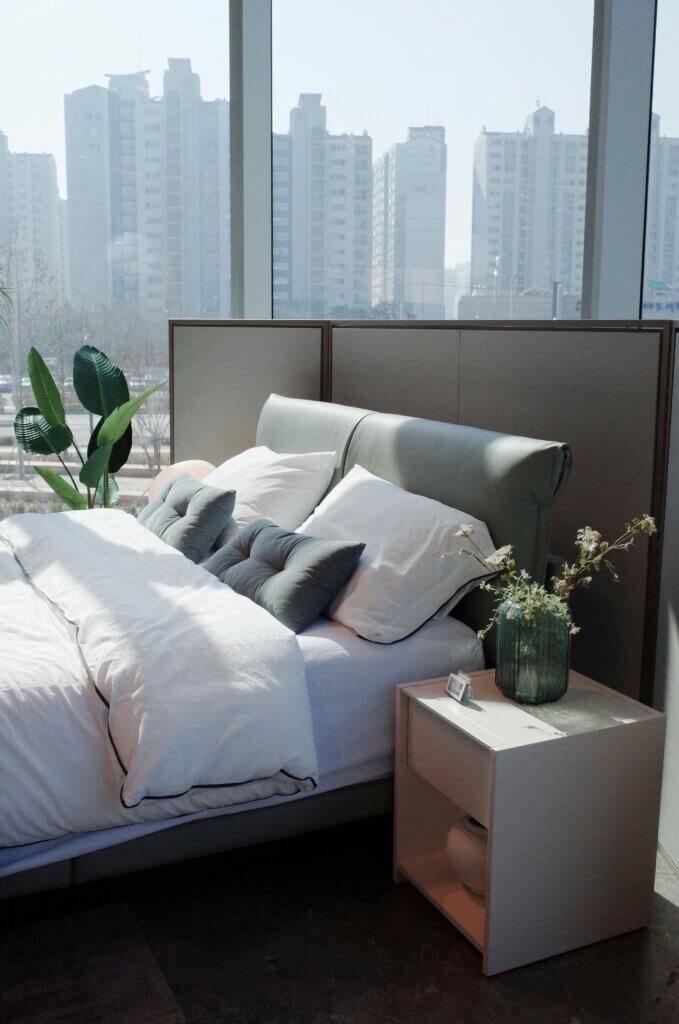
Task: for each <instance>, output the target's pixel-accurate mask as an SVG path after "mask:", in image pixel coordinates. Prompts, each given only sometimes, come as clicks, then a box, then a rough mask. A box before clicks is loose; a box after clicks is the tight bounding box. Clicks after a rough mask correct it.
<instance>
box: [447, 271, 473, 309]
mask: <svg viewBox="0 0 679 1024" xmlns="http://www.w3.org/2000/svg"><path fill="white" fill-rule="evenodd" d="M470 277H471V263H469V261H467V262H466V263H456V264H455V266H454V267H446V270H445V279H444V286H443V304H444V307H445V310H444V316H445V319H446V320H456V319H457V318H458V306H459V302H460V298H461V297H462V296H463V295H469V282H470Z"/></svg>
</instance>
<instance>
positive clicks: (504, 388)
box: [460, 329, 660, 696]
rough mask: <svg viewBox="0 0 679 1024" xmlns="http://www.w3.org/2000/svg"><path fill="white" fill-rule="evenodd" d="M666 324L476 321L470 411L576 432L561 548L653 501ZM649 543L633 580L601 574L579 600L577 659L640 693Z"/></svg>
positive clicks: (568, 553)
mask: <svg viewBox="0 0 679 1024" xmlns="http://www.w3.org/2000/svg"><path fill="white" fill-rule="evenodd" d="M659 361H660V332H658V333H657V334H656V333H651V332H648V333H646V332H645V333H643V334H641V333H639V332H638V331H619V330H617V331H614V330H611V331H588V330H586V329H583V330H579V331H547V330H530V329H529V330H511V331H509V330H473V329H470V330H465V331H463V333H462V344H461V356H460V421H461V422H462V423H468V424H471V425H473V426H479V427H486V428H489V429H492V430H500V431H507V432H509V433H516V434H526V435H529V436H531V437H544V438H549V439H554V440H558V441H566V442H567V443H568V444H569V445H570V446H571V448H572V451H573V470H572V474H571V477H570V479H569V481H568V484H567V486H566V488H565V490H564V492H563V495H562V496H561V498H560V499H559V501H558V502H557V503H556V504H555V506H554V510H553V516H552V544H551V549H552V551H554V552H556V553H557V554H559V555H561V556H562V557H564V558H566V559H572V558H573V556H574V553H575V549H574V547H573V539H574V538H575V532H576V530H577V528H578V527H579V526H584V525H590V526H593V527H595V528H597V529H600V530H601V531H602V533H603V534H604V536H605V537H611V536H612V535H615V534H616V531H618V530H619V529H620V528H621V527H622V526H623V524H624V522H625V520H627V519H629V518H631V517H632V516H634V515H638V514H641V513H644V512H648V511H649V510H650V509H651V507H652V489H653V474H654V450H655V429H656V416H655V410H656V397H657V382H658V370H659ZM648 553H649V548H648V543H647V541H646V540H642V541H641V542H640V543H639V544H638V545H637V547H636V548H635V549H633V550H632V551H631V552H629V553H628V554H627V555H622V556H621V557H620V558H619V559H618V560H617V563H618V565H619V568H620V575H621V579H622V582H621V583H620V584H619V585H615V584H614V583H613V581H612V580H611V579H609V578H604V577H603V576H602V578H600V579H595V581H594V583H593V584H592V587H591V590H589V591H580V592H579V593H578V594H577V595H576V599H575V602H574V612H575V615H576V618H577V619H578V620H579V622H580V623H581V625H582V627H583V629H582V632H581V633H580V634H579V635H578V637H577V638H575V639H574V641H573V665H574V667H575V668H576V669H580V670H581V671H584V672H586V673H587V674H589V675H591V676H593V677H594V678H596V679H599V680H600V681H601V682H604V683H607V684H608V685H610V686H613V687H615V688H616V689H619V690H622V691H623V692H626V693H629V694H632V695H634V696H638V694H639V692H640V680H641V675H642V663H643V653H644V652H643V639H644V625H645V613H646V602H645V596H646V580H647V571H648Z"/></svg>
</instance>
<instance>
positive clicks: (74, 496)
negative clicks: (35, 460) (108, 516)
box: [35, 466, 87, 509]
mask: <svg viewBox="0 0 679 1024" xmlns="http://www.w3.org/2000/svg"><path fill="white" fill-rule="evenodd" d="M35 471H36V473H37V474H38V476H41V477H42V478H43V480H44V481H45V483H47V484H49V485H50V487H51V488H52V490H53V491H54V493H55V494H56V495H57V497H59V498H61V500H62V501H65V502H66V504H67V505H69V506H70V507H71V508H76V509H80V508H87V498H86V497H85V495H84V494H81V493H80V491H78V490H76V488H75V487H73V486H72V485H71V484H69V482H68V480H64V478H63V476H59V474H58V473H53V472H52V470H51V469H42V468H41V467H40V466H36V467H35Z"/></svg>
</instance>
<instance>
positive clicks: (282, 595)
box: [203, 519, 365, 633]
mask: <svg viewBox="0 0 679 1024" xmlns="http://www.w3.org/2000/svg"><path fill="white" fill-rule="evenodd" d="M364 547H365V544H348V543H347V542H346V541H336V540H318V539H317V538H316V537H308V536H302V534H299V533H291V532H290V531H289V530H283V529H281V527H280V526H275V525H274V524H273V523H272V522H270V520H268V519H257V520H255V522H254V523H250V524H249V525H248V526H246V527H244V528H243V530H241V532H240V534H239V536H238V537H237V538H236V540H234V541H232V543H231V544H225V545H224V547H222V548H220V549H219V551H216V552H215V553H214V555H211V556H210V558H208V560H207V561H206V562H204V563H203V568H205V569H207V570H208V571H209V572H211V573H214V575H215V576H217V577H218V579H220V580H221V581H222V583H226V584H228V586H230V587H231V588H232V589H233V590H235V591H237V593H239V594H242V595H243V596H244V597H249V598H250V600H251V601H254V602H255V603H256V604H258V605H261V607H262V608H265V609H266V610H267V611H268V612H270V614H271V615H273V616H274V617H275V618H276V619H278V621H279V622H282V623H283V625H284V626H287V627H288V629H291V630H292V631H293V632H294V633H301V631H302V630H303V629H306V627H307V626H309V625H311V623H312V622H314V621H315V620H316V619H317V618H318V616H319V615H320V614H321V612H322V611H323V610H324V609H325V608H327V606H328V605H329V604H330V602H331V601H332V600H333V598H335V597H336V596H337V594H339V592H340V590H341V589H342V588H343V587H344V586H345V585H346V584H347V583H348V582H349V579H350V577H351V575H352V573H353V572H354V569H355V568H356V566H357V565H358V561H359V559H360V557H361V554H362V552H363V549H364Z"/></svg>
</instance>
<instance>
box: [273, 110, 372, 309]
mask: <svg viewBox="0 0 679 1024" xmlns="http://www.w3.org/2000/svg"><path fill="white" fill-rule="evenodd" d="M371 167H372V139H371V138H370V136H369V135H368V134H367V133H366V132H364V133H363V134H361V135H348V134H341V135H332V134H330V132H328V130H327V121H326V108H325V107H324V106H323V105H322V103H321V96H320V94H318V93H302V95H300V97H299V102H298V104H297V106H296V107H294V108H293V109H292V110H291V111H290V127H289V131H288V133H287V135H280V134H279V135H275V136H274V142H273V219H274V224H273V244H274V276H273V280H274V308H278V309H281V308H282V307H283V304H285V303H287V304H289V308H290V309H291V310H292V311H293V312H295V311H296V312H297V313H298V314H299V315H302V316H325V315H328V314H332V313H333V311H335V312H337V311H340V310H352V309H354V310H367V309H368V308H369V306H370V253H371V224H372V174H371Z"/></svg>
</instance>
